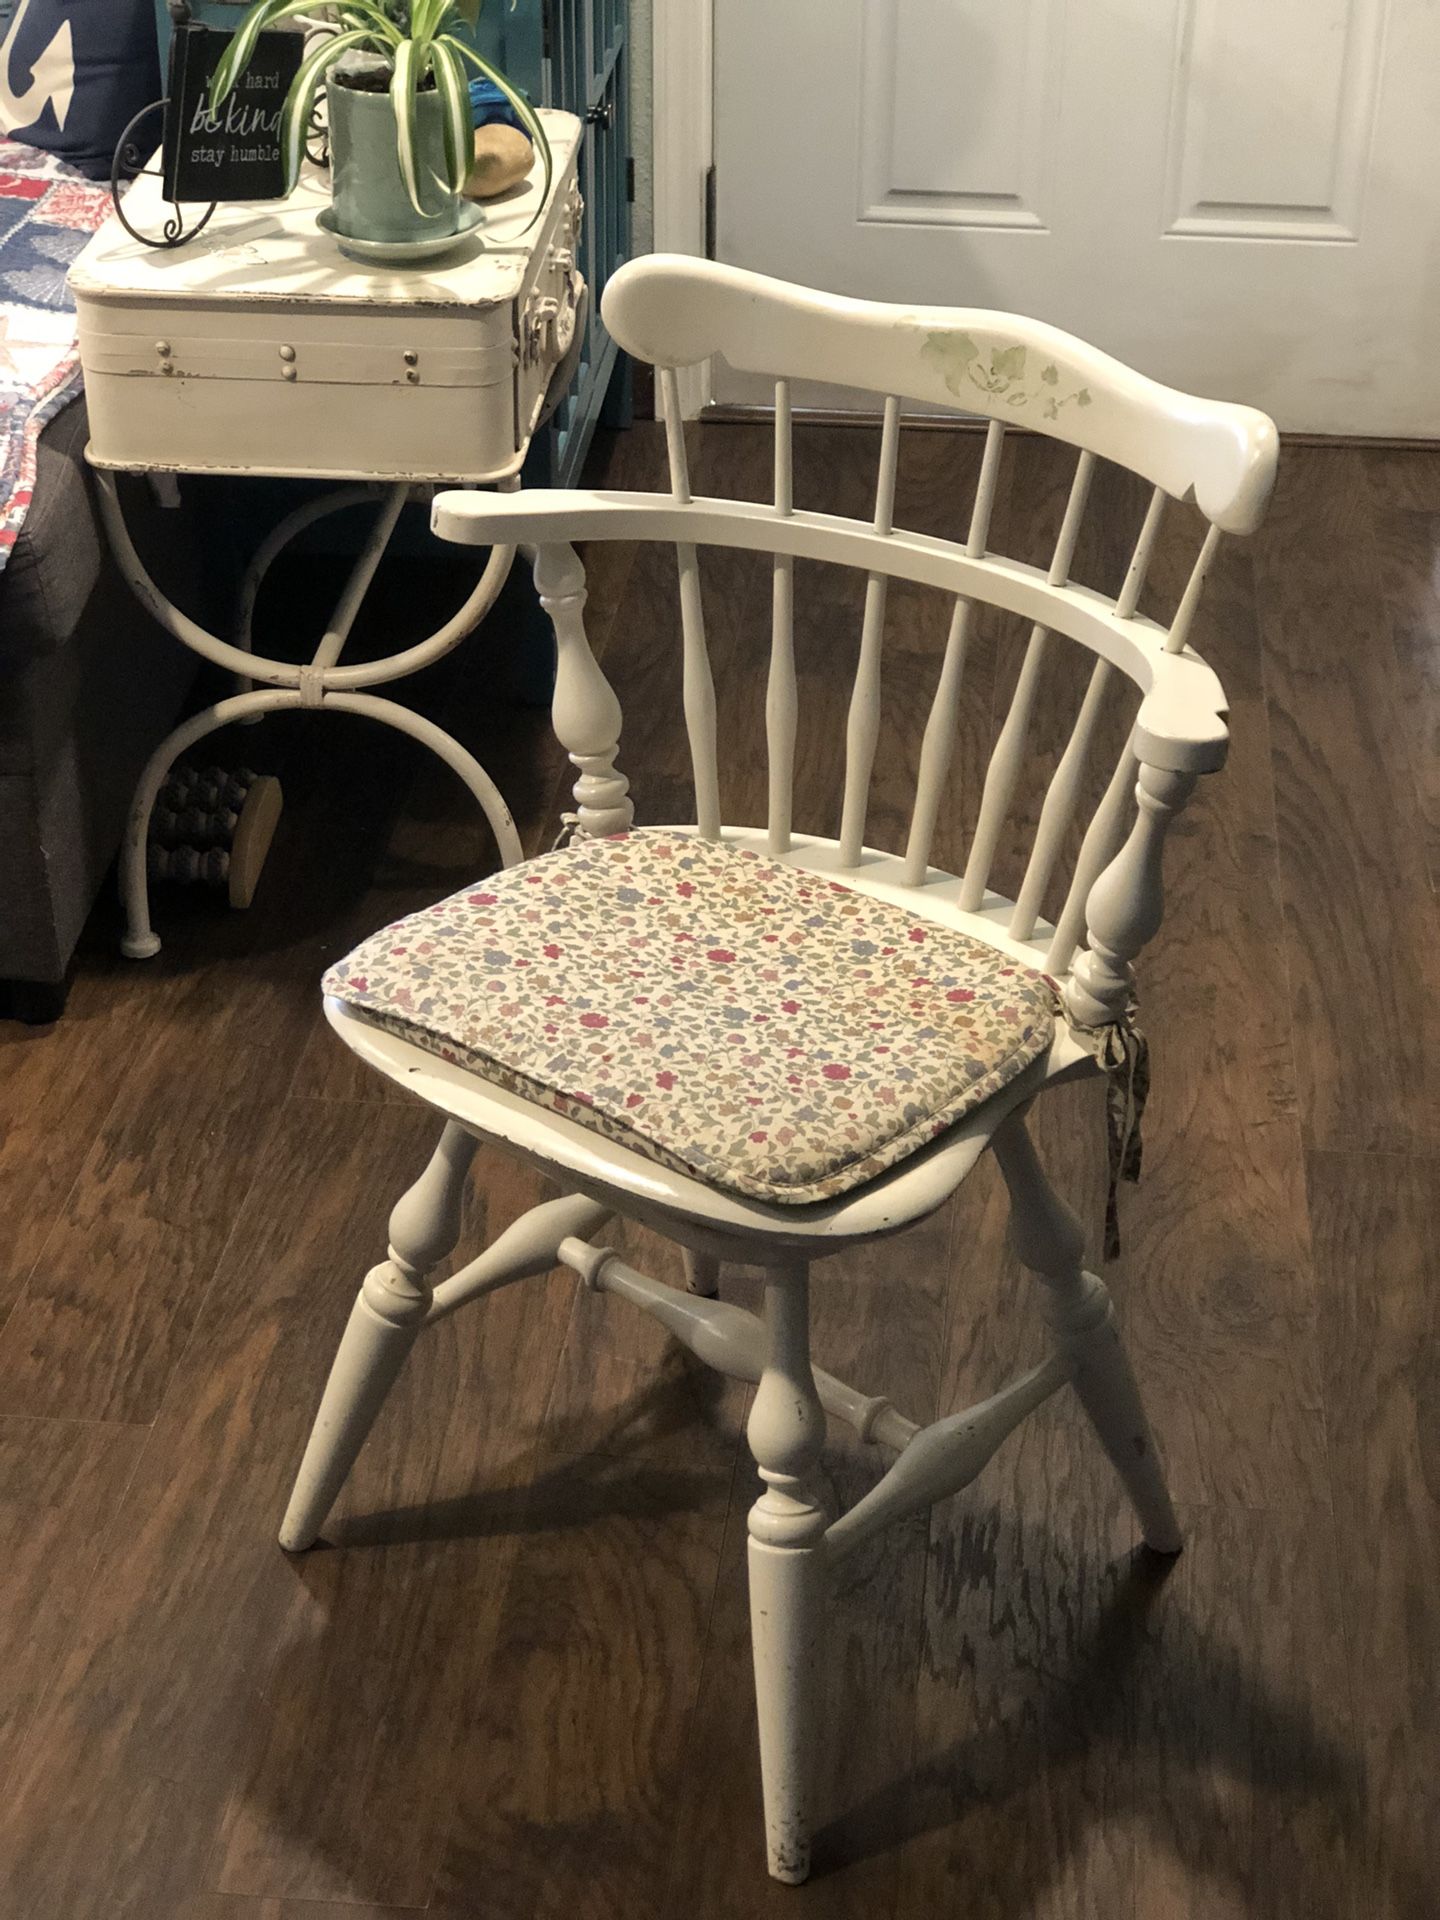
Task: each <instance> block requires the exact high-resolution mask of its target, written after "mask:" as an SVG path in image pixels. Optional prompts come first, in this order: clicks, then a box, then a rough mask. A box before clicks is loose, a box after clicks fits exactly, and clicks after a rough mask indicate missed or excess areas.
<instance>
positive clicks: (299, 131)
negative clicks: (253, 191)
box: [210, 0, 552, 218]
mask: <svg viewBox="0 0 1440 1920" xmlns="http://www.w3.org/2000/svg"><path fill="white" fill-rule="evenodd" d="M482 4H483V0H332V4H330V5H329V6H327V7H326V18H325V21H324V22H323V23H322V26H321V35H320V38H319V39H317V40H316V41H315V42H314V44H313V45H310V46H308V47H307V48H306V50H305V57H304V59H303V60H302V61H301V62H300V70H299V72H298V73H297V74H296V76H295V79H294V81H293V83H292V85H291V87H290V91H289V93H288V94H287V95H286V96H285V103H284V106H283V108H282V110H281V115H280V141H281V148H282V151H283V154H284V158H285V182H286V187H287V190H288V189H289V188H291V187H293V186H294V185H295V181H296V179H297V177H298V175H299V172H300V161H301V157H302V155H303V154H304V151H305V135H306V130H307V128H308V127H309V124H310V114H311V110H312V107H313V104H314V99H315V94H316V91H317V90H318V88H319V86H320V83H321V81H322V80H323V79H325V77H326V76H327V75H328V74H329V73H330V71H331V69H332V68H335V67H337V66H338V65H339V64H340V62H341V61H343V60H344V59H345V58H346V56H347V55H348V54H350V53H352V52H353V53H373V54H379V55H381V56H382V57H383V58H384V59H385V60H387V61H388V62H389V65H390V69H391V80H390V101H391V105H392V106H393V108H394V112H395V146H396V154H397V157H398V159H399V162H400V174H401V178H402V179H403V180H404V183H405V191H406V193H407V194H408V195H409V196H410V203H411V205H412V206H413V207H414V209H415V211H416V212H417V213H418V214H421V215H424V214H426V213H427V212H429V211H430V209H428V208H426V207H425V205H424V204H423V202H422V200H421V193H422V190H423V186H424V182H423V181H422V178H421V168H420V165H419V159H418V147H417V142H416V134H415V118H416V106H415V98H416V95H417V94H418V93H419V92H420V90H421V88H422V87H423V86H424V84H425V82H426V81H427V80H430V79H433V81H434V85H435V88H436V90H437V91H438V92H439V94H440V97H441V101H442V103H443V107H444V125H445V164H446V176H447V177H444V178H442V177H441V176H440V175H439V174H434V175H432V176H431V177H432V178H433V180H434V184H435V185H436V186H438V187H439V188H441V190H442V191H443V192H444V193H446V194H449V195H451V196H455V195H458V194H460V193H461V192H462V191H463V190H464V186H465V182H466V180H467V179H468V178H469V176H470V169H471V166H472V165H473V162H474V125H473V121H472V118H471V113H470V94H469V89H468V86H467V84H466V79H465V64H466V63H468V64H469V65H470V66H472V67H474V68H476V69H477V71H479V72H480V73H482V74H483V75H484V76H485V78H486V79H487V80H489V81H492V82H493V83H494V85H495V86H497V87H498V88H499V89H500V91H501V93H503V94H504V96H505V98H506V99H507V100H508V101H509V102H510V105H511V106H512V107H513V108H514V109H515V112H516V115H517V117H518V118H519V120H520V122H521V124H522V125H523V127H524V128H525V131H526V132H527V133H528V134H529V136H530V138H531V140H533V141H534V143H535V147H536V150H537V151H538V153H539V154H540V158H541V161H542V163H543V165H544V169H545V182H544V187H543V190H542V192H541V195H540V201H541V205H542V206H543V204H544V201H545V197H546V195H547V194H548V193H549V191H550V178H551V170H552V162H551V157H550V143H549V141H548V140H547V139H546V138H545V129H544V127H543V126H542V125H541V124H540V120H539V116H538V115H537V114H536V112H535V110H534V108H533V107H532V106H531V105H530V103H529V101H528V100H526V99H525V98H524V96H523V95H522V94H520V93H519V92H517V91H516V89H515V88H514V87H512V86H511V84H510V82H509V81H508V80H507V79H506V78H505V76H504V74H503V73H501V72H500V71H499V69H498V68H496V67H494V66H492V65H491V63H490V62H489V61H488V60H485V59H483V58H482V57H481V55H480V54H478V53H477V52H476V51H475V49H474V47H472V46H471V45H470V44H469V42H468V41H466V40H463V39H461V38H460V36H459V35H458V34H456V33H455V32H454V31H453V29H454V28H455V27H456V26H460V25H463V26H467V27H472V28H473V27H474V25H475V23H476V21H477V20H478V18H479V15H480V8H481V6H482ZM315 8H316V0H255V4H254V5H253V6H252V7H251V9H250V11H249V12H248V13H247V14H246V16H245V18H244V20H243V21H242V22H241V24H240V26H239V28H238V29H237V31H236V33H235V37H234V38H233V39H232V40H231V42H230V44H229V46H228V47H227V48H226V49H225V52H224V54H223V55H222V56H221V58H220V60H219V62H218V63H217V65H216V68H215V72H214V75H213V76H212V78H211V81H210V100H211V105H212V108H218V107H219V106H220V105H221V104H222V103H223V102H224V100H225V99H226V98H227V96H228V95H229V94H230V93H231V92H232V91H233V90H234V88H235V85H236V82H237V81H238V80H239V79H240V76H241V75H242V74H243V73H244V71H245V69H246V67H247V66H248V65H249V64H250V59H251V56H252V55H253V53H254V51H255V45H256V42H257V41H258V40H259V38H260V35H261V34H262V33H263V32H264V31H265V29H266V28H267V27H273V26H275V25H276V24H277V23H278V22H280V21H282V20H285V19H288V18H289V17H290V16H291V15H294V14H305V15H308V16H310V17H311V21H313V17H314V14H315ZM307 24H310V22H307ZM336 77H337V79H340V80H342V81H343V78H344V76H343V73H341V74H338V75H337V76H336ZM536 217H537V218H538V211H537V215H536Z"/></svg>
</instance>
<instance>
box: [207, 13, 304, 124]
mask: <svg viewBox="0 0 1440 1920" xmlns="http://www.w3.org/2000/svg"><path fill="white" fill-rule="evenodd" d="M305 6H306V0H258V4H257V5H255V6H253V7H252V8H251V9H250V11H249V13H247V14H246V16H245V18H244V19H243V20H242V21H241V22H240V25H239V27H238V28H237V29H236V31H235V37H234V39H233V40H232V41H231V42H230V44H229V46H228V47H226V49H225V51H224V53H222V54H221V56H220V58H219V60H218V61H217V62H216V63H215V71H214V73H212V74H211V76H210V105H211V107H212V108H213V107H218V106H221V105H223V104H224V102H225V100H226V98H227V96H228V95H229V94H231V93H232V92H233V91H234V88H235V82H236V81H237V80H238V79H239V78H240V76H241V74H242V73H243V72H244V71H245V69H246V67H248V66H249V64H250V61H251V58H252V56H253V55H254V52H255V43H256V41H257V40H259V38H260V36H261V34H262V33H263V32H264V31H265V29H266V28H267V27H271V26H273V25H274V24H275V22H276V21H277V20H283V19H284V18H285V17H286V15H287V14H291V13H303V12H304V11H305Z"/></svg>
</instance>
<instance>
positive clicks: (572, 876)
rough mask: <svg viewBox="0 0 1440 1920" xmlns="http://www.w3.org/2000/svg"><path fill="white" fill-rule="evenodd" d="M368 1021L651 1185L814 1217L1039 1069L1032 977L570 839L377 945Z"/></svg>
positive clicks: (828, 894) (1043, 1005) (865, 915)
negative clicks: (531, 1107)
mask: <svg viewBox="0 0 1440 1920" xmlns="http://www.w3.org/2000/svg"><path fill="white" fill-rule="evenodd" d="M325 992H326V993H327V994H329V995H332V996H333V997H335V998H336V999H339V1000H342V1001H344V1002H345V1003H346V1004H347V1005H349V1006H351V1007H353V1008H354V1009H355V1010H356V1011H357V1012H358V1013H360V1014H362V1015H363V1016H364V1017H365V1018H367V1019H369V1020H372V1021H374V1022H375V1023H376V1024H378V1025H380V1026H382V1027H384V1028H386V1029H388V1030H389V1031H391V1032H393V1033H396V1034H398V1035H400V1036H401V1037H402V1038H404V1039H407V1040H410V1041H413V1042H414V1043H415V1044H417V1045H418V1046H422V1047H425V1048H427V1049H428V1050H429V1051H431V1052H432V1053H436V1054H439V1055H440V1056H441V1057H442V1058H443V1059H446V1060H451V1061H455V1062H458V1063H459V1064H461V1065H463V1066H465V1067H467V1068H469V1069H470V1070H471V1071H473V1072H474V1073H476V1074H477V1075H479V1076H480V1077H481V1078H482V1079H484V1080H487V1081H489V1082H491V1083H493V1084H494V1085H496V1086H500V1087H504V1088H507V1089H508V1090H510V1091H511V1092H515V1093H520V1094H522V1095H524V1096H525V1097H527V1098H530V1099H534V1100H536V1101H537V1102H541V1103H543V1104H544V1105H546V1106H547V1107H549V1108H550V1109H551V1110H553V1111H554V1112H556V1113H560V1114H563V1115H565V1116H566V1117H567V1118H568V1119H571V1120H574V1121H577V1122H578V1123H579V1124H580V1125H582V1126H585V1127H588V1128H591V1129H592V1130H593V1131H595V1132H597V1133H601V1134H604V1135H605V1136H606V1137H607V1138H609V1139H611V1140H615V1141H618V1142H620V1143H621V1144H623V1145H624V1146H627V1147H630V1148H632V1149H634V1150H635V1151H636V1152H639V1153H642V1154H644V1155H645V1156H646V1157H647V1158H649V1159H651V1160H655V1161H658V1162H660V1163H662V1164H663V1165H665V1166H669V1167H672V1168H676V1169H678V1170H680V1171H682V1172H684V1173H688V1174H692V1175H695V1176H697V1177H698V1178H700V1179H701V1180H705V1181H708V1182H709V1183H710V1184H711V1185H713V1186H717V1187H723V1188H726V1189H728V1190H730V1191H732V1192H735V1193H740V1194H744V1195H746V1196H748V1197H749V1198H752V1199H759V1200H765V1201H770V1202H782V1203H796V1204H802V1203H809V1202H814V1201H817V1200H824V1199H828V1198H830V1197H831V1196H833V1195H835V1194H839V1193H844V1192H846V1191H847V1190H849V1189H850V1188H852V1187H856V1186H859V1185H861V1184H862V1183H863V1182H865V1181H867V1180H871V1179H873V1178H874V1177H875V1176H876V1175H877V1174H879V1173H881V1172H883V1171H884V1170H885V1169H886V1168H888V1167H892V1166H894V1165H895V1164H896V1163H897V1162H898V1161H900V1160H902V1159H904V1158H905V1157H906V1156H907V1155H909V1154H912V1153H915V1152H916V1151H918V1149H919V1148H921V1147H923V1146H925V1145H926V1144H927V1143H928V1142H929V1141H931V1140H933V1139H934V1138H935V1136H936V1135H937V1134H939V1133H941V1132H943V1131H944V1130H945V1129H946V1128H947V1127H949V1126H952V1125H953V1124H954V1123H955V1121H957V1120H958V1119H959V1118H960V1117H961V1116H962V1115H964V1114H966V1113H969V1112H970V1111H971V1110H972V1109H973V1108H975V1107H977V1106H979V1105H980V1104H981V1102H982V1101H985V1100H988V1099H989V1098H990V1097H991V1096H992V1095H993V1094H995V1093H997V1092H999V1090H1000V1089H1001V1088H1002V1087H1004V1086H1006V1085H1007V1084H1008V1083H1009V1082H1010V1081H1011V1080H1013V1079H1014V1078H1015V1076H1016V1075H1017V1074H1019V1073H1021V1072H1022V1071H1023V1070H1024V1069H1025V1068H1026V1067H1027V1066H1028V1065H1029V1064H1030V1062H1031V1061H1033V1060H1034V1059H1036V1058H1037V1057H1038V1056H1039V1055H1041V1054H1043V1053H1044V1052H1046V1051H1047V1049H1048V1048H1049V1045H1050V1041H1051V1037H1052V1034H1053V1031H1054V1023H1055V1008H1056V1002H1055V994H1054V991H1053V989H1052V988H1051V986H1050V984H1049V982H1048V981H1046V980H1045V979H1044V978H1043V976H1042V975H1040V974H1038V973H1035V972H1032V971H1031V970H1030V969H1028V968H1026V967H1022V966H1019V965H1017V964H1016V963H1015V962H1014V961H1012V960H1010V959H1008V958H1007V957H1006V956H1005V955H1003V954H1000V953H997V952H995V950H994V949H993V948H990V947H987V946H985V945H983V944H982V943H981V942H979V941H976V940H972V939H970V938H969V937H968V936H967V935H965V934H962V933H958V932H955V931H953V930H951V929H949V928H946V927H939V926H937V925H936V924H935V923H934V922H933V921H928V920H922V919H920V918H919V917H918V916H916V915H914V914H911V913H909V912H907V911H906V910H905V909H904V908H902V907H897V906H893V905H890V904H888V903H887V902H884V901H880V900H875V899H872V898H870V897H868V896H867V895H865V894H861V893H857V892H855V891H853V890H852V889H851V888H849V887H844V886H840V885H837V884H836V883H834V882H832V881H830V880H827V879H825V878H823V877H817V876H815V875H813V874H808V873H805V872H802V871H800V870H799V869H797V868H794V867H789V866H785V865H783V864H781V863H779V862H776V861H772V860H767V859H765V858H763V857H761V856H759V855H757V854H755V853H752V852H749V851H748V850H745V849H742V848H739V847H735V846H732V845H727V844H725V843H723V842H722V843H718V844H717V843H711V842H707V841H704V840H699V839H695V838H692V837H691V836H689V835H684V834H678V833H672V832H664V831H657V832H643V831H641V832H633V833H629V834H622V835H619V836H617V837H615V838H613V839H606V840H584V839H580V840H576V841H575V842H573V843H572V844H571V845H570V846H568V847H566V848H565V849H564V850H563V851H561V852H559V853H552V854H548V855H546V856H544V857H543V858H541V859H538V860H532V861H529V862H527V863H526V864H525V865H523V866H520V867H515V868H512V869H511V870H510V871H508V872H505V873H501V874H498V875H496V876H495V877H494V878H493V879H490V880H486V881H484V882H483V883H482V884H481V885H479V886H477V887H473V888H470V889H468V890H467V891H465V892H462V893H457V894H453V895H452V896H451V897H450V898H449V899H448V900H442V901H441V902H440V903H439V904H438V905H437V906H433V907H428V908H426V909H425V910H424V911H423V912H421V913H415V914H411V915H410V916H409V917H408V918H407V919H404V920H400V921H397V922H396V923H395V925H394V926H391V927H387V928H386V929H385V930H384V931H383V932H381V933H377V934H375V935H373V936H372V937H371V938H370V939H368V940H366V941H364V942H363V943H362V944H361V945H360V946H359V947H357V948H356V950H355V951H354V953H352V954H351V955H350V956H349V958H348V959H346V960H342V961H341V962H340V963H339V964H338V965H337V966H335V967H332V968H331V969H330V971H329V973H328V974H327V975H326V977H325Z"/></svg>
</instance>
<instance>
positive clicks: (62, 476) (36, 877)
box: [0, 399, 214, 1021]
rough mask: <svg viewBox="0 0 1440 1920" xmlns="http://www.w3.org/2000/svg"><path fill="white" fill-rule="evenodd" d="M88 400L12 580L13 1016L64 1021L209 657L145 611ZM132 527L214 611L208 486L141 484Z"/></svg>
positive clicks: (3, 866) (60, 428) (2, 996)
mask: <svg viewBox="0 0 1440 1920" xmlns="http://www.w3.org/2000/svg"><path fill="white" fill-rule="evenodd" d="M86 432H87V426H86V415H85V403H84V400H83V399H80V400H76V401H73V402H72V403H71V404H70V405H69V406H68V407H66V408H65V409H64V410H63V411H62V412H61V413H60V414H58V415H57V416H56V418H55V419H54V420H52V421H51V422H50V424H49V426H48V427H47V428H46V429H45V432H44V434H43V435H42V436H41V439H40V443H39V449H38V466H37V474H36V484H35V493H34V499H33V501H32V504H31V507H30V511H29V513H28V514H27V516H26V519H25V523H24V526H23V527H22V529H21V533H20V537H19V540H18V541H17V543H16V546H15V550H14V552H13V554H12V555H11V558H10V562H9V565H8V566H7V567H6V569H5V571H4V572H3V573H0V1017H7V1016H8V1017H11V1018H19V1019H24V1020H31V1021H43V1020H48V1019H54V1018H55V1017H57V1015H58V1014H59V1012H60V1010H61V1008H62V1006H63V1004H64V982H65V976H66V970H67V968H68V966H69V962H70V957H71V954H72V952H73V951H74V947H75V943H76V941H77V939H78V938H79V935H80V930H81V928H82V927H83V926H84V924H85V920H86V916H87V915H88V914H89V912H90V908H91V906H92V904H93V902H94V899H95V895H96V892H97V890H98V888H99V886H100V884H101V881H102V880H103V879H104V876H105V874H106V871H107V869H108V867H109V866H110V863H111V861H112V860H113V858H114V856H115V852H116V849H117V848H118V846H119V844H120V836H121V830H122V828H123V826H124V821H125V812H126V807H127V804H128V801H129V797H130V793H131V790H132V788H133V787H134V784H135V780H136V778H137V776H138V774H139V772H140V769H141V767H142V766H143V764H144V762H145V760H146V758H147V756H148V755H149V753H150V752H151V750H152V748H153V747H154V746H155V745H156V743H157V742H158V741H159V740H160V739H161V738H162V737H163V735H164V734H165V733H166V732H167V731H168V729H169V728H170V727H171V725H173V723H174V721H175V719H176V716H177V714H178V712H179V710H180V708H181V705H182V703H183V701H184V699H185V695H186V693H187V691H188V689H189V687H190V685H191V682H192V680H193V679H194V676H195V672H196V669H197V666H198V662H197V660H196V658H195V656H194V655H193V654H191V653H189V652H187V651H186V650H185V649H184V648H183V647H181V646H179V645H178V644H177V643H176V641H174V640H173V639H171V638H170V636H169V635H168V634H165V633H163V632H162V631H161V630H160V629H159V628H158V627H157V626H156V625H155V624H154V622H153V621H152V620H150V618H149V617H148V616H147V615H146V614H145V613H143V612H142V611H141V609H140V607H139V606H138V604H137V603H136V601H135V599H134V597H133V595H132V594H131V593H130V590H129V588H128V587H127V586H126V584H125V582H124V581H123V580H122V579H121V578H120V576H119V574H118V573H117V571H116V569H115V565H114V563H113V561H112V560H111V558H110V555H109V552H108V550H107V549H106V546H105V542H104V538H103V535H102V533H101V530H100V526H99V522H98V519H97V515H96V509H95V504H94V494H93V487H92V482H91V478H90V475H89V472H88V470H87V468H86V465H85V457H84V455H85V441H86ZM123 484H124V487H125V503H126V517H127V521H128V523H129V525H130V527H131V529H132V531H133V532H134V535H135V539H136V544H137V545H138V547H139V548H140V551H141V553H142V555H143V556H144V558H145V560H146V563H147V565H149V566H150V567H151V569H152V571H153V572H154V573H155V575H156V577H157V578H158V579H159V580H160V582H161V584H162V585H163V586H164V587H165V588H166V590H167V591H168V592H170V593H171V594H172V595H173V596H174V597H175V599H176V600H177V601H178V602H179V604H180V605H182V606H184V607H186V608H187V609H193V610H194V611H195V612H196V613H197V615H198V616H199V617H201V618H203V617H204V614H205V608H204V604H203V602H204V600H205V598H206V597H207V595H206V593H205V591H204V588H205V586H206V584H207V582H206V580H205V578H204V576H205V575H206V574H208V573H209V571H210V569H209V567H207V566H206V565H205V558H206V555H207V551H211V552H213V550H214V543H213V542H211V541H209V540H207V537H206V528H205V523H204V518H203V511H202V510H203V507H204V504H205V500H204V495H203V492H202V491H199V490H197V489H195V488H194V487H193V486H191V485H187V489H186V497H185V500H184V502H183V504H182V505H181V507H179V508H178V509H166V508H162V507H161V506H160V505H159V504H158V503H157V502H156V500H155V498H154V495H153V493H152V491H151V489H150V487H149V485H148V483H147V482H146V481H144V480H141V479H133V480H132V479H126V480H125V482H124V483H123Z"/></svg>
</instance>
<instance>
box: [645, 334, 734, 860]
mask: <svg viewBox="0 0 1440 1920" xmlns="http://www.w3.org/2000/svg"><path fill="white" fill-rule="evenodd" d="M660 391H661V396H662V398H663V400H664V404H665V451H666V453H667V455H668V457H669V462H670V491H671V493H672V494H673V495H674V497H675V499H676V500H677V501H679V502H680V503H681V504H682V505H685V506H688V505H689V504H690V499H691V493H690V468H689V462H688V461H687V459H686V456H685V423H684V421H683V420H682V419H681V417H680V389H679V382H678V380H677V379H676V375H675V369H674V368H673V367H662V368H661V369H660ZM675 560H676V564H677V566H678V568H679V572H680V630H681V633H682V635H683V637H684V643H685V653H684V669H683V679H682V686H683V692H684V704H685V731H686V732H687V734H688V735H689V737H690V764H691V766H692V768H693V769H694V774H695V825H696V827H697V829H698V830H699V833H700V837H701V839H702V840H718V839H719V838H720V771H719V765H718V762H717V759H716V753H715V681H714V677H713V675H712V674H711V671H710V649H709V647H708V646H707V645H706V641H705V608H704V604H703V602H702V599H701V594H700V557H699V555H698V554H697V553H696V551H695V548H694V547H693V546H692V545H689V544H687V543H685V542H680V543H679V544H677V546H676V548H675Z"/></svg>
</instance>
